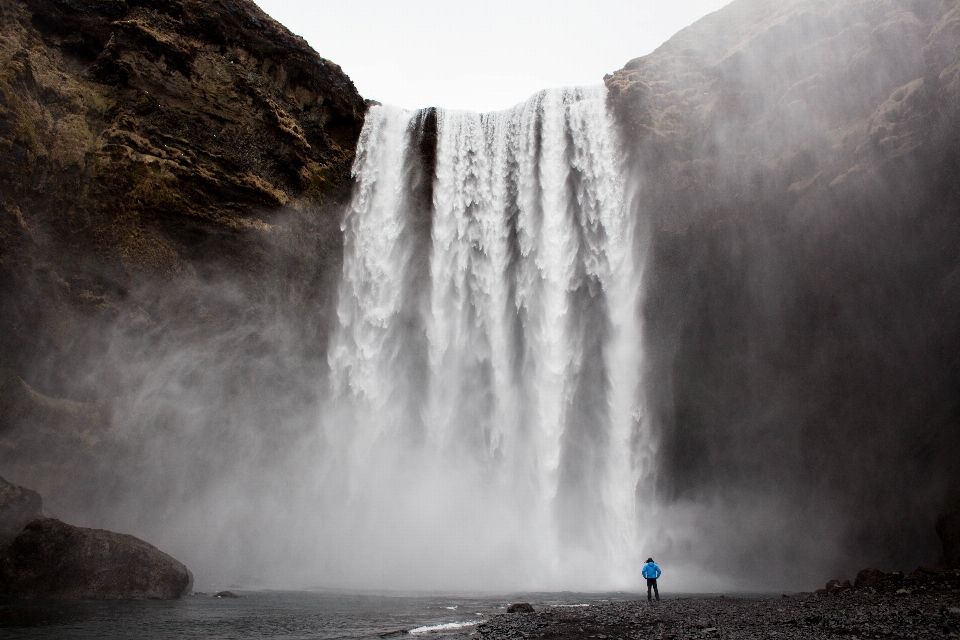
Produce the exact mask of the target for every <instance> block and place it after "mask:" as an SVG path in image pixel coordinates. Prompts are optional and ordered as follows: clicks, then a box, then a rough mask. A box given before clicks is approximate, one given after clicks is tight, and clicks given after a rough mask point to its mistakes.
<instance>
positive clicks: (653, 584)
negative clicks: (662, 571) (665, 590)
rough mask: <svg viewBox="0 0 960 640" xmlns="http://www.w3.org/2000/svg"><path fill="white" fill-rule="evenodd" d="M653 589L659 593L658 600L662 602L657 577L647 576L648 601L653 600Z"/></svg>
mask: <svg viewBox="0 0 960 640" xmlns="http://www.w3.org/2000/svg"><path fill="white" fill-rule="evenodd" d="M651 589H653V592H654V593H655V594H657V602H660V591H659V590H658V589H657V579H656V578H647V602H650V601H651V600H653V598H652V597H650V590H651Z"/></svg>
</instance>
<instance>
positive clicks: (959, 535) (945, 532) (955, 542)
mask: <svg viewBox="0 0 960 640" xmlns="http://www.w3.org/2000/svg"><path fill="white" fill-rule="evenodd" d="M936 528H937V537H938V538H940V545H941V546H942V547H943V560H942V562H943V564H944V565H946V566H948V567H960V506H957V507H956V508H954V509H948V510H946V511H943V512H942V513H941V514H940V515H939V517H938V518H937V525H936Z"/></svg>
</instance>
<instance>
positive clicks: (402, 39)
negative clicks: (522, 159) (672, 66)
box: [256, 0, 729, 111]
mask: <svg viewBox="0 0 960 640" xmlns="http://www.w3.org/2000/svg"><path fill="white" fill-rule="evenodd" d="M256 2H257V4H258V5H259V6H260V8H262V9H263V10H264V11H266V12H267V13H268V14H270V15H271V16H272V17H273V18H274V19H275V20H277V21H278V22H280V23H281V24H283V25H284V26H286V27H287V28H288V29H290V30H291V31H292V32H294V33H295V34H297V35H300V36H302V37H303V38H304V39H306V40H307V42H309V43H310V45H311V46H312V47H313V48H314V49H315V50H316V51H317V52H318V53H319V54H320V55H321V56H323V57H324V58H326V59H328V60H331V61H333V62H335V63H337V64H339V65H340V66H341V67H342V68H343V70H344V71H345V72H346V73H347V75H349V76H350V78H351V79H352V80H353V82H354V84H355V85H356V86H357V89H358V90H359V91H360V94H361V95H362V96H363V97H364V98H371V99H373V100H377V101H379V102H382V103H385V104H392V105H396V106H400V107H406V108H410V109H418V108H422V107H443V108H447V109H466V110H471V111H496V110H500V109H507V108H509V107H511V106H513V105H515V104H517V103H519V102H523V101H524V100H526V99H527V98H529V97H530V96H531V95H533V94H534V93H536V92H537V91H539V90H541V89H549V88H552V87H561V86H573V85H590V84H598V83H600V82H602V81H603V76H604V74H607V73H612V72H613V71H616V70H617V69H619V68H621V67H622V66H623V65H624V64H625V63H626V62H627V61H628V60H631V59H633V58H637V57H639V56H643V55H646V54H648V53H650V52H652V51H653V50H654V49H656V48H657V47H658V46H660V45H661V44H662V43H663V42H664V41H666V40H667V39H669V38H670V37H671V36H672V35H673V34H675V33H676V32H677V31H679V30H681V29H683V28H684V27H686V26H688V25H690V24H692V23H693V22H695V21H697V20H698V19H700V18H701V17H703V16H705V15H707V14H708V13H711V12H713V11H716V10H717V9H719V8H720V7H722V6H723V5H725V4H727V3H728V2H729V0H577V1H572V0H554V1H553V2H549V1H546V0H473V1H472V2H455V1H453V0H256Z"/></svg>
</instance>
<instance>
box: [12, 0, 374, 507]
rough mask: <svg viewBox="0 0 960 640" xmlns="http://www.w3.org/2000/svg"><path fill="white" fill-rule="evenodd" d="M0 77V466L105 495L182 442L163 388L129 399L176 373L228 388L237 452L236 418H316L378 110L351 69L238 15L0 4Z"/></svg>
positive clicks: (102, 5)
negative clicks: (362, 146) (164, 439)
mask: <svg viewBox="0 0 960 640" xmlns="http://www.w3.org/2000/svg"><path fill="white" fill-rule="evenodd" d="M0 69H2V71H0V333H2V335H3V339H2V340H0V460H2V463H3V464H4V467H5V471H6V473H8V474H9V475H10V476H12V477H15V478H17V479H18V481H21V482H24V483H26V484H30V485H31V486H35V487H37V488H38V489H40V490H41V491H42V492H43V493H44V495H48V496H50V497H51V500H53V501H54V503H56V502H57V501H58V499H59V500H61V501H63V503H66V504H76V505H77V506H76V508H77V509H78V510H79V509H82V508H83V507H82V505H83V504H84V503H88V502H90V501H97V500H100V499H101V498H98V497H95V496H96V493H97V492H92V491H89V490H88V489H83V490H81V489H80V487H83V486H85V481H86V480H91V478H93V479H97V478H99V479H100V480H102V479H103V478H104V477H105V476H112V474H113V475H115V473H116V472H115V471H111V470H110V469H109V467H110V464H109V463H108V462H105V461H108V460H111V459H112V460H115V461H117V463H118V464H117V466H118V467H119V468H122V467H124V465H125V463H124V462H123V460H127V458H126V457H125V456H127V455H128V454H129V455H130V456H132V459H135V460H141V461H142V459H143V455H144V451H143V444H142V442H141V443H140V444H137V439H138V438H141V439H143V438H146V436H149V435H150V434H157V433H169V434H170V435H169V437H170V438H171V439H173V438H175V437H176V436H175V435H173V434H174V432H175V431H176V430H177V429H179V428H182V426H183V424H184V422H185V418H184V416H183V414H182V412H183V409H184V407H183V404H184V403H183V402H180V401H179V400H177V399H175V398H174V396H176V395H177V393H176V392H175V391H174V390H172V389H167V391H169V392H170V394H169V395H167V396H166V397H165V399H164V400H161V401H160V402H159V403H157V404H155V405H154V406H151V407H144V406H141V407H139V408H136V406H135V405H136V403H137V401H138V398H140V399H142V398H143V397H145V396H144V395H143V394H144V393H146V394H154V397H158V396H157V395H156V394H157V392H159V395H164V392H163V391H162V390H160V389H158V388H157V386H158V385H159V386H161V387H162V386H163V384H165V383H164V382H163V380H174V379H179V380H180V381H181V383H182V382H183V381H184V380H186V379H189V380H190V382H189V383H187V386H188V387H189V388H191V389H193V390H199V389H203V388H207V389H209V388H216V389H217V391H216V394H215V395H216V398H211V397H206V398H205V399H204V402H206V403H208V404H209V405H210V408H211V413H213V412H216V411H220V414H219V417H218V418H217V424H216V426H215V427H210V425H206V426H207V427H208V428H209V429H210V431H211V432H212V433H213V435H211V438H213V439H214V441H217V442H219V443H220V445H221V446H223V447H225V448H227V449H228V448H229V438H230V437H231V433H235V432H237V431H239V429H237V428H236V426H235V425H231V418H230V416H231V415H233V416H235V415H236V414H237V413H238V412H239V413H244V414H245V416H246V418H245V425H247V426H248V427H249V425H252V424H253V425H257V428H259V429H262V430H264V431H267V432H269V430H270V429H271V427H273V426H275V425H276V424H277V423H278V422H280V421H281V420H282V416H279V415H278V413H279V412H278V410H276V406H277V405H282V406H283V407H286V408H287V409H289V410H290V411H291V412H293V411H294V409H293V405H297V406H307V405H310V403H311V402H312V401H313V396H314V395H315V393H316V388H317V379H318V378H320V377H322V375H323V368H324V366H325V364H324V362H325V350H326V336H327V334H328V331H329V327H330V326H331V322H333V318H334V316H335V313H334V307H333V300H334V297H335V283H336V281H337V279H338V275H339V269H340V262H341V254H342V237H341V232H340V226H339V225H340V211H341V205H342V204H343V202H344V201H345V199H346V198H347V197H348V196H349V189H350V180H349V171H350V166H351V164H352V161H353V157H354V152H355V144H356V140H357V138H358V136H359V133H360V130H361V128H362V124H363V119H364V115H365V111H366V104H365V103H364V101H363V99H362V98H361V97H360V96H359V94H358V93H357V91H356V89H355V88H354V86H353V84H352V82H351V81H350V79H349V78H348V77H347V76H346V74H344V73H343V71H342V70H341V69H340V68H339V67H338V66H337V65H335V64H333V63H331V62H329V61H327V60H324V59H323V58H321V57H320V56H318V55H317V53H316V52H314V51H313V50H312V49H311V48H310V47H309V46H308V45H307V44H306V43H305V42H304V41H303V40H302V39H300V38H299V37H297V36H294V35H293V34H291V33H290V32H289V31H288V30H287V29H285V28H284V27H282V26H280V25H279V24H277V23H276V22H274V21H273V20H272V19H270V18H269V17H268V16H267V15H266V14H264V13H263V12H262V11H261V10H260V9H259V8H258V7H257V6H256V5H255V4H254V3H253V2H249V1H247V0H217V1H211V2H179V1H172V0H111V1H110V2H95V1H92V0H90V1H86V0H79V1H77V0H23V1H20V0H2V2H0ZM231 353H232V354H235V357H234V356H231V355H229V354H231ZM185 354H188V355H189V357H187V355H185ZM150 362H153V363H164V362H166V363H167V365H168V366H169V367H170V369H169V370H168V371H166V372H165V373H162V374H161V372H160V369H162V368H163V367H164V365H162V364H157V365H148V364H147V363H150ZM137 363H140V364H137ZM158 374H161V375H159V376H158ZM151 376H153V378H151ZM151 379H152V380H154V382H153V383H151V382H150V380H151ZM155 383H156V384H155ZM178 384H179V383H178ZM151 385H154V386H153V387H151ZM148 388H150V389H149V390H148ZM266 398H271V399H273V400H274V404H273V408H272V409H271V408H267V407H266V406H265V404H266V401H265V399H266ZM197 402H198V404H199V402H200V401H199V400H198V401H197ZM194 409H196V407H194ZM257 411H260V412H261V414H257ZM118 424H125V425H127V426H126V427H124V429H126V432H123V433H118ZM130 425H135V426H134V427H132V428H133V432H131V431H130V428H131V427H130ZM194 426H197V425H194ZM138 430H140V431H138ZM120 431H121V432H122V431H123V429H121V430H120ZM279 439H280V438H278V440H279ZM185 446H188V447H189V445H185ZM191 448H192V449H193V450H197V449H198V447H197V446H193V447H191ZM138 449H139V451H137V450H138ZM147 464H150V463H147ZM212 466H215V465H212ZM142 471H143V470H142V469H139V470H138V469H127V470H126V471H123V472H122V473H123V474H129V475H130V476H131V477H132V478H135V477H136V476H137V475H138V474H139V473H141V472H142ZM115 479H116V478H115ZM91 481H93V480H91ZM122 485H123V482H122V481H121V482H120V486H122ZM158 490H162V489H158ZM121 493H122V491H121ZM58 496H59V498H58ZM114 498H116V496H113V497H112V498H111V497H106V496H104V497H103V498H102V499H103V500H106V501H110V500H111V499H114Z"/></svg>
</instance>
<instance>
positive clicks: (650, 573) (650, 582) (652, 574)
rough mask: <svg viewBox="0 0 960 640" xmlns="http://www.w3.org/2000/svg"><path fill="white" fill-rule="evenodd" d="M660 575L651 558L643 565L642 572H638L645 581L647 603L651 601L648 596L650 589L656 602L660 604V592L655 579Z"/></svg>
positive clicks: (658, 568)
mask: <svg viewBox="0 0 960 640" xmlns="http://www.w3.org/2000/svg"><path fill="white" fill-rule="evenodd" d="M660 573H661V571H660V567H658V566H657V563H656V562H654V561H653V558H647V564H645V565H643V570H642V571H640V575H642V576H643V577H644V578H646V579H647V602H651V601H652V600H653V598H652V597H651V595H650V590H651V589H652V590H653V593H655V594H656V595H657V602H660V590H659V589H657V578H659V577H660Z"/></svg>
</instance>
